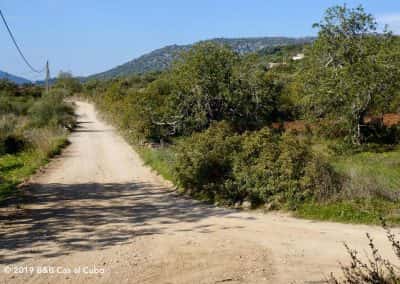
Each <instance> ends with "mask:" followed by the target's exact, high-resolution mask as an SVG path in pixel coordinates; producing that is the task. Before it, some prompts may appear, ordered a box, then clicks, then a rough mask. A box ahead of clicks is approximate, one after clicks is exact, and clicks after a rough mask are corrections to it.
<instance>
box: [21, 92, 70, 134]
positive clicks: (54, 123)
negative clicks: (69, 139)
mask: <svg viewBox="0 0 400 284" xmlns="http://www.w3.org/2000/svg"><path fill="white" fill-rule="evenodd" d="M29 116H30V119H31V121H32V123H31V124H32V126H34V127H46V126H49V127H64V128H67V129H71V128H72V127H73V126H74V123H75V115H74V109H73V107H72V106H70V105H69V104H67V103H65V102H64V101H63V95H62V94H61V93H58V92H51V93H50V94H48V95H45V96H43V97H42V98H40V99H39V100H37V101H36V102H35V103H34V104H33V105H32V107H31V108H30V109H29Z"/></svg>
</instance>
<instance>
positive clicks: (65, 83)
mask: <svg viewBox="0 0 400 284" xmlns="http://www.w3.org/2000/svg"><path fill="white" fill-rule="evenodd" d="M54 87H55V88H62V89H65V90H67V91H69V92H70V93H71V94H74V93H78V92H80V91H81V90H82V85H81V83H80V82H79V80H78V79H76V78H74V77H73V76H72V74H71V73H70V72H64V71H60V73H59V74H58V77H57V81H56V83H55V86H54Z"/></svg>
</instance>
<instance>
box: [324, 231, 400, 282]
mask: <svg viewBox="0 0 400 284" xmlns="http://www.w3.org/2000/svg"><path fill="white" fill-rule="evenodd" d="M386 232H387V238H388V240H389V242H390V244H391V246H392V248H393V252H394V254H395V256H396V257H397V259H398V260H400V242H399V241H398V240H397V239H396V236H395V235H394V234H393V233H392V232H391V231H390V230H389V229H387V228H386ZM367 238H368V241H369V244H368V245H369V248H370V250H371V256H370V257H368V260H367V261H366V262H365V261H363V260H362V259H361V258H360V257H359V256H358V252H357V251H356V250H353V249H351V248H350V247H349V246H348V245H346V244H345V247H346V249H347V252H348V254H349V256H350V258H351V262H350V265H347V266H346V265H342V266H341V268H342V272H343V277H342V279H338V278H336V277H335V276H334V275H331V277H330V279H329V280H328V283H330V284H340V283H343V284H344V283H347V284H361V283H365V284H398V283H400V269H399V267H398V266H396V265H395V264H393V263H392V262H391V261H389V260H388V259H385V258H384V257H382V255H381V254H380V253H379V250H378V248H376V246H375V244H374V241H373V239H372V238H371V236H370V235H369V234H367Z"/></svg>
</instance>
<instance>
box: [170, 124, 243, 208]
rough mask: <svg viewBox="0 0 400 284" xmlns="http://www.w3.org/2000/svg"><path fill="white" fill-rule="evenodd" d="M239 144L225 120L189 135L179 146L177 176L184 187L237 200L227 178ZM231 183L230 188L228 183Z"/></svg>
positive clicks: (207, 196)
mask: <svg viewBox="0 0 400 284" xmlns="http://www.w3.org/2000/svg"><path fill="white" fill-rule="evenodd" d="M239 146H240V143H239V139H238V137H237V136H235V135H234V134H233V132H232V130H231V128H230V126H229V125H228V124H227V123H226V122H221V123H215V124H213V125H212V126H210V128H209V129H207V130H206V131H204V132H202V133H197V134H194V135H192V136H191V137H189V138H187V139H186V140H185V141H184V142H182V143H180V144H179V145H178V147H177V162H176V166H175V172H176V180H177V182H178V184H179V185H180V186H182V187H183V188H184V189H188V190H189V191H190V192H191V193H193V194H195V195H202V196H204V197H206V198H208V199H211V200H214V199H221V200H226V201H234V200H235V199H236V196H235V195H236V194H235V193H234V192H232V191H231V190H228V189H230V186H229V182H228V184H225V183H226V182H227V181H228V180H230V179H232V164H233V159H234V156H235V153H236V152H237V151H238V148H239ZM226 185H228V188H227V187H226Z"/></svg>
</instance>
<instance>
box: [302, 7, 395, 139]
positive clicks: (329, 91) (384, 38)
mask: <svg viewBox="0 0 400 284" xmlns="http://www.w3.org/2000/svg"><path fill="white" fill-rule="evenodd" d="M315 27H317V28H319V30H320V31H319V36H318V39H317V40H316V41H315V43H314V44H313V46H312V48H311V49H309V51H308V53H307V57H306V64H305V66H304V72H303V73H302V76H299V80H301V81H302V82H304V84H303V88H304V89H303V92H304V97H303V99H302V101H303V106H304V109H305V112H306V114H307V115H308V116H309V117H312V118H314V119H328V120H331V121H337V122H339V124H338V125H341V127H343V129H345V130H346V132H347V136H348V137H350V138H351V140H352V142H353V143H357V144H358V143H360V142H362V138H363V137H362V129H361V128H362V125H363V119H364V117H365V116H366V115H367V114H369V113H374V112H376V111H377V110H379V111H381V112H383V111H385V110H386V108H387V106H388V105H389V104H390V102H391V101H392V99H393V96H394V95H395V94H396V93H397V94H398V89H399V80H397V79H396V78H399V76H400V73H399V72H400V68H399V63H400V45H399V44H398V43H396V39H395V38H394V37H393V36H392V34H391V33H388V32H385V33H383V34H378V33H377V24H376V22H375V20H374V18H373V17H372V15H370V14H367V13H365V12H364V10H363V8H362V7H358V8H356V9H349V8H347V7H346V6H336V7H333V8H330V9H328V10H327V12H326V16H325V19H324V20H323V21H322V22H321V23H319V24H316V25H315Z"/></svg>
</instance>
